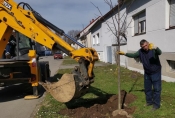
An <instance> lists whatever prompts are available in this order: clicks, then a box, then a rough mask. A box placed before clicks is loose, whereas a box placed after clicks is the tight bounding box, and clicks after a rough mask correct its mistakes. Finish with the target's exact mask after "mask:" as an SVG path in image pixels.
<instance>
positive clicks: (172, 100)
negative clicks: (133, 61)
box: [36, 65, 175, 118]
mask: <svg viewBox="0 0 175 118" xmlns="http://www.w3.org/2000/svg"><path fill="white" fill-rule="evenodd" d="M70 71H71V70H70V69H66V70H60V71H59V72H58V73H59V75H60V74H63V73H66V72H70ZM115 71H116V70H115V66H114V65H110V66H105V67H95V69H94V73H95V75H96V77H95V82H94V83H93V84H92V88H91V89H90V92H89V93H88V94H86V95H85V96H83V98H89V99H92V98H96V97H98V96H103V95H105V94H117V78H116V77H117V74H116V72H115ZM174 88H175V83H168V82H164V81H162V95H161V98H162V101H161V108H160V109H159V110H157V111H155V112H151V111H150V109H151V107H144V106H143V105H144V104H145V94H144V92H143V75H141V74H139V73H137V72H134V71H130V70H127V69H125V68H121V89H123V90H125V91H127V92H130V93H132V94H134V95H136V96H137V100H136V101H135V102H133V103H132V104H130V106H135V107H137V108H136V111H135V113H134V114H133V117H134V118H174V117H175V112H174V111H175V89H174ZM76 103H77V104H75V103H68V104H69V106H77V107H78V106H81V105H82V104H83V105H88V103H87V102H83V101H82V99H80V100H78V101H76ZM66 105H67V104H62V103H59V102H57V101H56V100H55V99H53V97H52V96H50V94H47V95H46V98H45V100H44V102H43V106H42V107H41V108H40V110H39V112H38V114H37V115H36V118H40V117H42V118H55V117H59V118H66V116H60V115H59V110H60V109H63V108H66Z"/></svg>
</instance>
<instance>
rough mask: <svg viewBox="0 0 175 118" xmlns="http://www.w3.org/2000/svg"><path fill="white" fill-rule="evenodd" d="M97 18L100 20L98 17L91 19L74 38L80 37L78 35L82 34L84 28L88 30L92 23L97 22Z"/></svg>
mask: <svg viewBox="0 0 175 118" xmlns="http://www.w3.org/2000/svg"><path fill="white" fill-rule="evenodd" d="M99 18H100V16H99V17H97V18H96V19H92V21H91V22H90V23H89V24H88V25H87V26H86V27H85V28H84V29H83V30H81V31H80V32H79V33H78V34H77V35H76V36H77V37H78V36H79V35H80V33H82V32H83V31H84V30H85V29H86V28H88V27H89V26H90V25H91V24H92V23H94V22H95V21H97V20H98V19H99Z"/></svg>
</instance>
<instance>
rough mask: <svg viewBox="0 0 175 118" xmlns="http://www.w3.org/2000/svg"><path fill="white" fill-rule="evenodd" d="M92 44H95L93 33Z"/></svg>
mask: <svg viewBox="0 0 175 118" xmlns="http://www.w3.org/2000/svg"><path fill="white" fill-rule="evenodd" d="M92 44H93V46H94V45H95V44H96V41H95V35H94V36H93V37H92Z"/></svg>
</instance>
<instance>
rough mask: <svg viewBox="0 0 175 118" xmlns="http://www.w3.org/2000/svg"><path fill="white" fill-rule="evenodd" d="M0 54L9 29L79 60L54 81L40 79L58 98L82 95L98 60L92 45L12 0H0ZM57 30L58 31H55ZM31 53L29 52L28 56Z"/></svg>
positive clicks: (5, 43) (67, 98)
mask: <svg viewBox="0 0 175 118" xmlns="http://www.w3.org/2000/svg"><path fill="white" fill-rule="evenodd" d="M0 28H1V31H0V55H2V54H3V51H4V49H5V46H6V45H7V43H8V39H9V37H10V35H11V33H12V31H13V30H15V31H17V32H19V33H21V34H23V35H25V36H26V37H28V38H30V39H32V40H33V41H35V42H37V43H39V44H41V45H43V46H45V47H47V48H49V49H51V50H52V51H53V52H56V51H58V50H61V51H63V52H65V53H66V54H67V55H69V56H70V57H71V58H73V59H75V60H76V61H77V63H79V66H78V67H75V69H74V70H73V71H72V74H64V75H63V76H62V78H61V79H60V81H58V82H56V83H50V84H47V83H41V84H42V85H43V87H44V88H45V89H46V90H47V91H48V92H50V93H51V95H52V96H53V97H54V98H55V99H57V100H58V101H60V102H68V101H70V100H71V99H74V98H78V97H81V96H82V95H84V94H85V93H86V92H87V90H88V89H89V86H90V84H91V83H93V82H94V73H93V68H94V64H95V61H97V60H98V55H97V52H96V51H95V50H94V49H93V48H86V47H85V46H84V45H82V44H80V43H78V42H77V41H76V40H75V39H73V38H72V37H70V36H68V35H67V34H65V33H64V31H63V30H61V29H60V28H58V27H56V26H55V25H53V24H52V23H50V22H49V21H47V20H46V19H44V18H43V17H42V16H41V15H40V14H39V13H37V12H36V11H35V10H33V9H32V7H31V6H30V5H29V4H27V3H24V2H21V3H19V4H17V3H16V2H14V1H13V0H0ZM57 34H59V35H57ZM61 36H65V37H66V38H68V39H70V40H72V41H73V42H74V43H76V44H77V45H79V46H80V47H81V48H80V49H78V50H76V49H74V48H73V47H71V46H70V45H69V44H68V43H67V42H65V41H64V40H63V39H62V38H61ZM30 56H31V57H32V55H31V54H29V57H30Z"/></svg>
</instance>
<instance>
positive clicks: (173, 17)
mask: <svg viewBox="0 0 175 118" xmlns="http://www.w3.org/2000/svg"><path fill="white" fill-rule="evenodd" d="M172 26H175V0H171V1H170V27H172Z"/></svg>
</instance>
